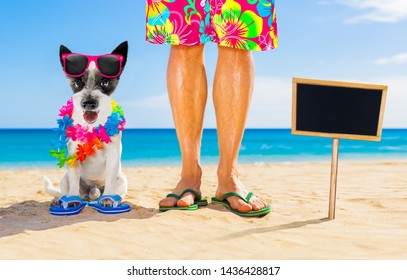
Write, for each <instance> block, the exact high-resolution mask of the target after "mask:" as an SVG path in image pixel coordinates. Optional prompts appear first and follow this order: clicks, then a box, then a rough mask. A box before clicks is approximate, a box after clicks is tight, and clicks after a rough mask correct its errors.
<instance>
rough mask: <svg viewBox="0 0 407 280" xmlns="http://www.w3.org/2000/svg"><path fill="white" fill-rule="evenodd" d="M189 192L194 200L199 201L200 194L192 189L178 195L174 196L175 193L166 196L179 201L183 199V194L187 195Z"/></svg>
mask: <svg viewBox="0 0 407 280" xmlns="http://www.w3.org/2000/svg"><path fill="white" fill-rule="evenodd" d="M189 192H190V193H193V194H194V195H195V199H194V200H201V194H200V193H199V192H197V191H196V190H193V189H186V190H184V191H183V192H182V193H181V194H179V195H176V194H175V193H169V194H167V197H175V198H176V199H181V197H183V196H184V194H186V193H189Z"/></svg>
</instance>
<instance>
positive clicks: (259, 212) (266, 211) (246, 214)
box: [212, 192, 271, 218]
mask: <svg viewBox="0 0 407 280" xmlns="http://www.w3.org/2000/svg"><path fill="white" fill-rule="evenodd" d="M231 196H237V197H239V198H240V199H242V200H243V201H244V202H246V203H249V201H250V199H251V198H252V196H253V193H252V192H249V193H248V194H247V196H246V198H243V197H242V196H241V195H240V194H239V193H237V192H230V193H227V194H225V195H224V196H223V197H222V199H217V198H216V197H212V203H213V204H222V205H223V206H225V207H226V208H228V209H229V210H230V211H231V212H232V213H234V214H236V215H239V216H241V217H259V218H260V217H263V216H266V215H267V214H269V213H270V212H271V209H270V206H266V207H265V208H263V209H260V210H252V211H249V212H240V211H237V210H235V209H232V207H231V206H230V203H229V201H227V200H226V198H228V197H231Z"/></svg>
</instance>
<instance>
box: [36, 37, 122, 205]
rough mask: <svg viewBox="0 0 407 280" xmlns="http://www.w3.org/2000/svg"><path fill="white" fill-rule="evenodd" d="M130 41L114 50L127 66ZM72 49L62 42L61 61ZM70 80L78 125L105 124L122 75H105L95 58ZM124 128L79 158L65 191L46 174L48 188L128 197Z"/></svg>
mask: <svg viewBox="0 0 407 280" xmlns="http://www.w3.org/2000/svg"><path fill="white" fill-rule="evenodd" d="M127 50H128V44H127V41H126V42H123V43H121V44H120V45H119V46H118V47H117V48H116V49H115V50H114V51H113V52H112V54H119V55H122V56H123V63H122V67H123V68H124V66H125V64H126V60H127ZM67 53H71V51H70V50H69V49H68V48H67V47H65V46H63V45H61V47H60V52H59V57H60V61H61V64H62V63H63V62H62V55H63V54H67ZM66 77H67V79H68V83H69V85H70V86H71V88H72V90H73V93H74V94H73V105H74V110H73V114H72V119H73V121H74V123H73V124H74V125H76V124H81V125H82V126H88V127H89V128H93V127H97V126H99V125H104V124H105V122H106V121H107V117H108V116H110V114H111V113H112V106H111V100H112V99H111V97H110V96H111V95H112V93H113V91H114V90H115V89H116V87H117V85H118V83H119V79H120V76H119V77H116V78H114V79H108V78H104V77H103V76H102V75H101V74H100V73H99V71H98V70H97V69H96V65H94V62H91V64H90V66H89V69H87V70H86V73H85V74H84V75H83V76H81V77H78V78H73V77H69V76H66ZM121 137H122V134H121V132H120V133H119V134H116V135H115V136H113V137H111V140H112V142H111V143H109V144H105V145H103V149H102V150H97V151H96V153H95V154H94V155H92V156H90V157H87V159H86V160H85V161H84V162H79V161H78V162H76V163H75V165H74V166H73V167H68V172H67V173H66V174H65V176H64V177H63V178H62V180H61V185H60V187H61V191H59V190H58V189H56V188H54V187H53V186H52V183H51V181H50V180H49V179H48V178H47V177H44V178H43V181H44V183H45V189H46V191H47V192H48V193H49V194H51V195H52V196H54V197H55V198H59V197H60V196H61V195H67V196H74V195H77V196H80V197H81V198H82V199H84V200H87V201H91V200H96V199H98V198H99V196H100V195H101V194H103V195H115V194H118V195H120V196H121V197H124V196H125V195H126V194H127V178H126V176H125V175H124V174H123V172H122V170H121V162H120V157H121V152H122V144H121ZM77 144H78V142H74V141H72V140H69V142H68V144H67V146H68V153H69V155H72V154H74V153H76V148H77ZM56 203H57V199H54V200H53V202H52V203H51V205H55V204H56ZM104 204H105V206H112V202H111V201H109V200H105V201H104Z"/></svg>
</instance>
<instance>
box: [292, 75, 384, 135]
mask: <svg viewBox="0 0 407 280" xmlns="http://www.w3.org/2000/svg"><path fill="white" fill-rule="evenodd" d="M386 93H387V86H384V85H372V84H360V83H349V82H338V81H322V80H312V79H298V78H294V79H293V120H292V123H293V127H292V132H293V134H300V135H314V136H322V137H331V138H347V139H357V140H371V141H380V138H381V130H382V123H383V114H384V105H385V100H386Z"/></svg>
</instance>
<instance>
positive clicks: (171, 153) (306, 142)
mask: <svg viewBox="0 0 407 280" xmlns="http://www.w3.org/2000/svg"><path fill="white" fill-rule="evenodd" d="M54 139H55V133H54V132H53V131H52V130H51V129H0V147H1V151H2V152H1V156H0V168H2V169H10V168H11V169H19V168H28V169H29V168H34V169H35V168H58V167H57V166H56V159H54V158H52V157H51V156H50V155H49V152H48V150H50V149H51V146H50V143H51V141H52V140H54ZM122 143H123V154H122V164H123V166H124V167H137V166H152V165H179V164H180V163H181V155H180V150H179V146H178V141H177V138H176V133H175V130H174V129H126V130H125V131H124V132H123V138H122ZM339 147H340V148H339V159H340V160H341V159H347V160H394V159H395V160H407V129H384V130H383V134H382V140H381V141H380V142H370V141H356V140H345V139H341V140H340V146H339ZM331 152H332V139H330V138H322V137H309V136H298V135H292V134H291V130H290V129H246V131H245V134H244V137H243V142H242V146H241V149H240V153H239V163H250V164H259V163H273V162H301V161H302V162H304V161H330V160H331ZM218 154H219V152H218V144H217V132H216V129H204V132H203V138H202V149H201V161H202V163H203V164H216V163H217V162H218V159H219V157H218Z"/></svg>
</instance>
